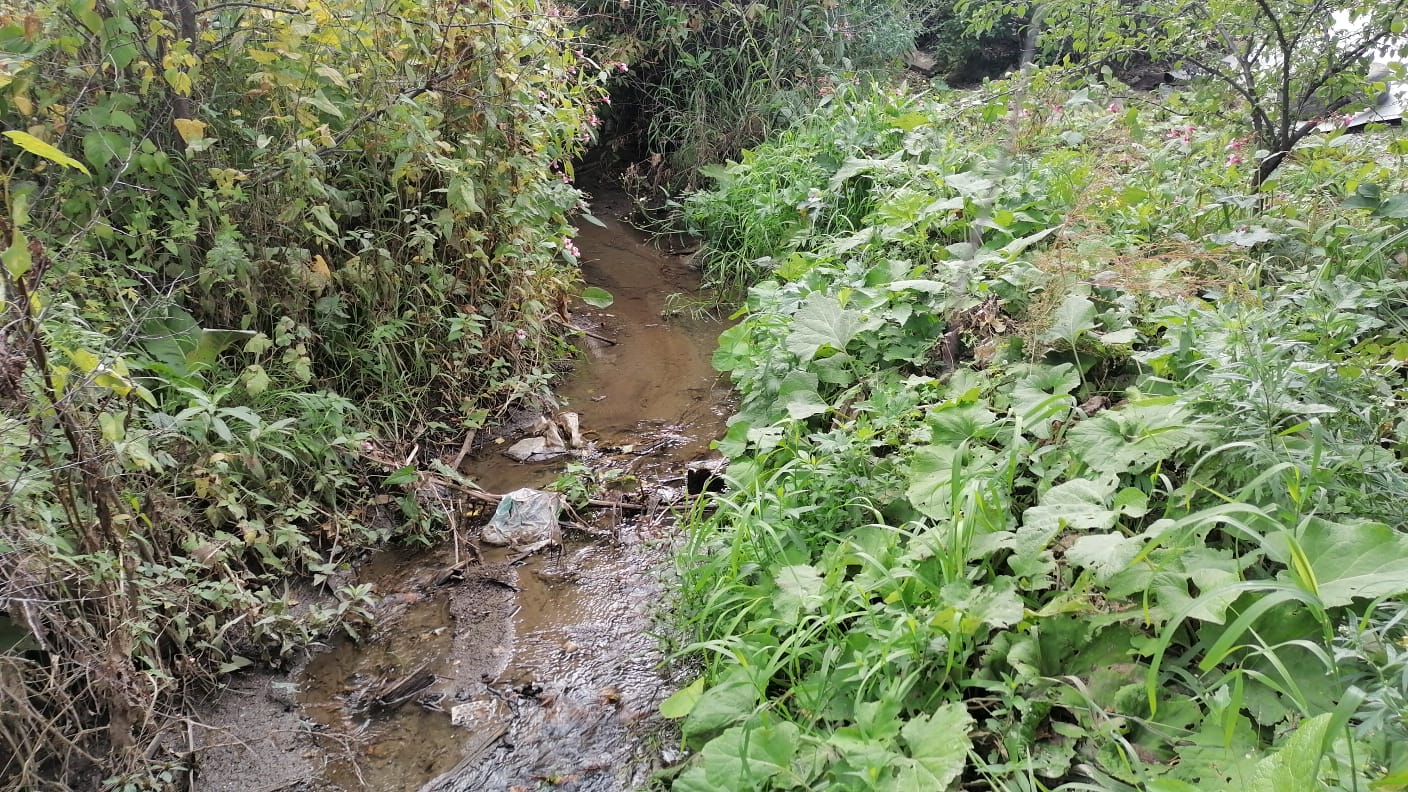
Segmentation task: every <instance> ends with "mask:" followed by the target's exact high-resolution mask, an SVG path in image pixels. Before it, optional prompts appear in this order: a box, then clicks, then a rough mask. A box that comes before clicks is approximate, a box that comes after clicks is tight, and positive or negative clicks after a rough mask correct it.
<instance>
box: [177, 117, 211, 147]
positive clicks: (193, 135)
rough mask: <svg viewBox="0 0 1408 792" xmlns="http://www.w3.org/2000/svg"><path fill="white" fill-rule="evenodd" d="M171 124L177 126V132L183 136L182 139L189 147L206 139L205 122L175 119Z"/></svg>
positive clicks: (191, 119)
mask: <svg viewBox="0 0 1408 792" xmlns="http://www.w3.org/2000/svg"><path fill="white" fill-rule="evenodd" d="M171 123H173V124H175V125H176V132H177V133H178V134H180V135H181V139H182V140H184V141H186V144H187V145H189V144H190V143H191V142H192V141H195V140H200V139H201V138H203V137H205V122H204V121H197V120H195V119H193V118H173V119H172V120H171Z"/></svg>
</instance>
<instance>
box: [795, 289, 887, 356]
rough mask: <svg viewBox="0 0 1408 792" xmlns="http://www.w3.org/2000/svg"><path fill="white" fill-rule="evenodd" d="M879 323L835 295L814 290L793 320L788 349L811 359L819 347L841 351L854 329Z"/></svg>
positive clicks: (857, 329) (861, 328)
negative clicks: (848, 305) (843, 304)
mask: <svg viewBox="0 0 1408 792" xmlns="http://www.w3.org/2000/svg"><path fill="white" fill-rule="evenodd" d="M878 326H879V322H878V321H877V320H874V319H867V318H865V317H864V315H862V314H861V312H860V311H853V310H851V309H849V308H842V307H841V303H840V302H838V301H837V300H836V298H835V297H830V296H827V295H818V294H814V295H812V296H811V297H809V298H807V301H806V303H804V304H803V305H802V307H801V309H799V310H798V311H797V315H796V316H795V317H794V318H793V320H792V332H791V333H790V334H789V335H788V336H787V349H788V350H790V351H791V352H792V353H794V354H796V355H797V356H798V357H800V358H801V359H802V360H803V361H807V360H811V359H812V358H813V357H815V356H816V354H817V352H818V351H820V350H821V349H822V348H826V347H829V348H831V349H834V350H836V351H837V352H840V351H843V350H844V349H845V348H846V345H847V344H849V343H850V342H851V339H852V338H855V336H856V333H859V332H860V331H862V330H869V329H874V328H876V327H878Z"/></svg>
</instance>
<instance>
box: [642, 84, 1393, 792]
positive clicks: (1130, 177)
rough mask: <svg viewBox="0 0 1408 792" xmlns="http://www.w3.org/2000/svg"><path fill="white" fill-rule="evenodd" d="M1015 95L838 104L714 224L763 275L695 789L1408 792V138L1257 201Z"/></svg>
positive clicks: (1302, 157)
mask: <svg viewBox="0 0 1408 792" xmlns="http://www.w3.org/2000/svg"><path fill="white" fill-rule="evenodd" d="M1040 79H1041V77H1040V75H1038V80H1040ZM1008 87H1009V86H1004V85H995V86H993V87H992V91H991V92H990V93H986V94H978V95H959V94H952V95H947V96H939V97H937V98H922V97H920V98H911V97H906V96H894V95H891V94H886V93H870V94H859V95H854V96H846V97H840V98H838V99H837V100H836V101H835V102H834V103H833V104H831V105H829V106H826V107H823V108H822V109H821V110H819V111H818V112H817V113H816V114H815V115H814V116H812V117H809V118H808V119H806V120H804V121H802V122H801V123H800V124H798V125H797V126H795V127H793V128H792V129H790V130H789V131H788V132H787V133H786V134H784V135H782V136H779V137H777V138H775V139H774V140H772V141H770V142H768V143H765V144H763V145H761V146H758V147H756V148H755V149H753V150H752V151H750V152H749V153H748V154H747V155H746V156H745V157H744V158H743V160H742V161H741V162H738V163H735V164H731V165H729V166H728V167H727V168H724V169H721V170H720V171H719V172H717V173H716V174H714V175H715V176H716V186H715V188H714V189H712V190H710V191H707V192H704V193H700V194H697V195H695V196H693V197H692V198H690V199H689V201H688V202H687V204H686V214H687V217H688V218H689V220H690V222H691V223H693V225H694V227H695V228H697V229H699V230H700V231H701V232H702V233H703V234H704V235H705V237H706V239H707V240H708V245H709V247H708V248H707V249H706V252H705V259H704V260H705V264H706V267H707V268H709V269H708V270H707V271H708V272H709V273H710V274H711V275H712V276H713V277H714V278H716V279H718V280H722V281H730V282H738V281H748V282H753V283H754V284H755V285H753V286H752V287H751V289H750V290H749V291H748V296H747V302H746V310H745V311H744V314H745V315H744V318H743V320H742V321H741V322H740V323H739V324H738V325H737V326H735V327H734V328H732V329H730V330H728V331H726V332H725V333H724V334H723V336H722V338H721V339H720V346H719V350H718V352H717V354H716V357H715V363H716V365H717V367H718V368H719V369H720V370H722V371H727V372H730V373H731V374H732V376H733V379H734V382H735V383H736V385H737V388H738V390H739V392H740V396H741V402H740V407H739V412H738V414H737V416H736V417H735V418H734V419H733V421H732V422H731V424H730V427H729V430H728V432H727V435H726V437H725V438H724V439H723V440H722V441H720V443H719V448H720V450H721V451H722V452H723V453H724V454H725V455H726V456H727V457H728V458H729V460H730V467H729V474H728V479H729V485H730V491H729V492H728V493H727V494H725V495H722V496H719V497H718V498H717V499H716V501H715V503H716V506H717V508H716V510H715V511H714V512H713V513H712V514H711V515H703V514H701V515H700V516H697V517H696V518H695V519H694V520H693V522H692V524H691V534H690V535H691V540H690V544H689V547H688V548H687V549H686V551H685V552H684V554H683V557H682V560H681V565H680V567H681V574H682V576H683V579H684V590H683V594H682V603H681V605H682V617H683V618H684V620H685V622H686V625H687V626H688V628H689V629H690V630H692V634H693V636H694V640H693V643H692V644H690V645H689V646H688V647H687V649H686V651H687V652H690V653H694V654H696V655H699V656H702V657H703V658H704V660H705V665H706V671H705V673H704V675H703V677H702V678H701V679H699V680H698V681H697V682H696V683H695V684H694V685H692V686H690V687H687V688H686V689H685V690H683V691H681V692H679V693H678V694H676V695H675V696H674V697H673V698H672V699H671V700H670V701H669V702H668V703H667V705H666V707H665V708H664V709H665V711H666V713H667V714H669V715H672V716H676V717H682V718H683V722H682V725H683V734H684V738H685V741H686V743H687V745H688V746H689V747H690V748H691V749H693V750H694V751H695V752H696V753H694V755H693V756H692V758H691V759H690V761H689V762H687V763H685V764H684V765H683V767H682V768H681V769H680V771H679V772H678V774H677V775H676V776H675V777H674V778H673V788H674V789H676V790H690V791H691V792H703V791H704V790H740V789H834V790H846V789H854V790H871V789H895V790H902V789H903V790H909V789H934V790H938V789H946V788H950V787H951V785H953V784H956V783H959V782H961V783H962V784H963V785H964V787H965V788H994V789H1021V790H1039V789H1054V788H1064V789H1112V790H1120V789H1151V790H1152V789H1157V790H1193V789H1197V790H1217V789H1238V790H1245V789H1252V790H1266V791H1267V792H1270V790H1278V791H1279V790H1302V789H1304V790H1313V789H1322V788H1326V786H1328V787H1329V788H1335V789H1364V788H1367V787H1368V785H1369V784H1370V783H1372V782H1378V783H1380V784H1387V785H1388V787H1389V788H1392V787H1393V785H1395V784H1399V783H1401V779H1402V778H1403V776H1402V773H1404V772H1405V771H1408V755H1405V752H1404V749H1403V744H1402V741H1401V740H1399V739H1397V737H1396V735H1398V734H1399V733H1400V732H1401V730H1402V724H1403V722H1404V716H1405V713H1404V712H1403V710H1402V706H1401V704H1402V701H1403V695H1404V691H1405V687H1404V684H1405V681H1408V678H1406V677H1404V675H1403V671H1402V665H1403V663H1402V658H1401V657H1400V655H1401V654H1402V652H1401V651H1400V650H1399V648H1398V644H1399V642H1401V640H1402V638H1401V632H1402V618H1403V614H1404V613H1405V609H1408V600H1405V595H1406V594H1408V536H1405V534H1404V533H1403V532H1402V530H1401V527H1400V526H1402V524H1403V520H1404V517H1405V515H1404V513H1403V505H1402V504H1403V503H1404V496H1405V495H1408V471H1405V469H1404V465H1403V462H1402V457H1403V454H1404V452H1405V450H1408V447H1405V443H1408V434H1405V432H1408V423H1405V419H1408V411H1405V403H1404V395H1405V394H1404V388H1403V383H1402V377H1401V371H1402V366H1403V365H1404V361H1405V360H1408V344H1405V343H1404V341H1403V338H1404V329H1405V328H1404V327H1403V324H1402V318H1401V316H1402V310H1403V307H1404V300H1405V298H1408V287H1405V285H1404V281H1403V279H1402V278H1401V277H1400V271H1399V268H1400V265H1399V264H1398V263H1397V259H1396V258H1395V256H1398V255H1400V254H1401V250H1402V248H1403V245H1404V241H1405V234H1404V230H1403V226H1402V220H1401V218H1399V217H1397V216H1396V215H1398V214H1399V213H1398V212H1397V211H1396V210H1394V209H1393V208H1392V207H1393V206H1396V205H1397V204H1396V203H1395V201H1397V195H1398V194H1399V192H1400V191H1402V190H1403V189H1404V185H1403V183H1402V180H1401V174H1400V173H1399V172H1398V171H1397V170H1396V169H1395V168H1393V167H1392V161H1391V160H1390V159H1387V158H1385V157H1383V149H1384V146H1385V145H1386V144H1387V143H1388V140H1386V139H1385V136H1384V135H1381V134H1374V135H1369V136H1366V137H1363V138H1351V137H1345V136H1335V135H1331V136H1329V137H1327V138H1325V139H1324V140H1323V141H1321V142H1320V143H1319V144H1318V145H1316V146H1314V147H1311V148H1307V149H1304V150H1300V151H1298V152H1297V154H1296V156H1295V158H1294V161H1293V162H1292V163H1291V164H1290V165H1287V166H1286V167H1285V170H1283V172H1282V173H1281V174H1279V181H1278V182H1277V184H1276V185H1275V190H1274V192H1273V193H1271V196H1270V198H1269V199H1268V200H1267V202H1266V204H1267V205H1266V208H1265V210H1264V211H1259V210H1258V207H1257V206H1256V205H1255V202H1254V201H1248V200H1247V199H1245V198H1243V197H1242V196H1241V195H1240V194H1239V191H1238V185H1239V184H1241V183H1243V182H1244V180H1245V177H1246V174H1245V173H1242V172H1241V170H1242V169H1243V168H1244V167H1246V166H1244V165H1241V164H1239V163H1238V162H1237V161H1235V159H1234V158H1232V157H1230V156H1229V154H1228V152H1229V151H1235V149H1236V144H1235V143H1234V141H1233V139H1232V137H1231V133H1228V132H1224V131H1221V130H1219V129H1216V128H1212V129H1206V128H1204V129H1189V128H1188V126H1187V124H1186V122H1183V121H1182V120H1181V119H1179V118H1177V117H1170V116H1167V115H1164V114H1163V113H1162V112H1161V111H1160V110H1158V109H1157V108H1154V109H1150V108H1146V107H1142V106H1139V105H1134V104H1127V103H1125V102H1124V101H1122V100H1120V99H1118V98H1117V97H1116V96H1114V95H1111V94H1110V93H1109V92H1108V90H1107V89H1106V88H1104V87H1102V86H1100V85H1094V84H1092V85H1085V86H1082V87H1078V88H1077V89H1075V90H1070V89H1059V90H1058V89H1056V88H1050V87H1049V88H1042V89H1039V90H1033V91H1030V92H1028V93H1026V94H1025V97H1026V98H1025V100H1024V101H1022V102H1021V103H1020V105H1019V106H1011V105H1012V100H1011V97H1010V95H1009V94H1007V93H1004V91H1005V90H1006V89H1007V88H1008ZM1009 114H1010V115H1009ZM1002 118H1007V119H1009V122H1010V124H1011V126H1009V127H1008V129H1010V130H1014V131H1015V140H1013V139H1007V140H999V139H995V137H996V136H994V134H993V133H992V131H991V122H993V121H994V120H997V119H1002ZM1395 145H1396V144H1395ZM1347 196H1349V197H1351V200H1350V201H1349V202H1348V203H1346V197H1347ZM1353 196H1360V197H1359V198H1353Z"/></svg>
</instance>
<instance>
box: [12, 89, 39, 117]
mask: <svg viewBox="0 0 1408 792" xmlns="http://www.w3.org/2000/svg"><path fill="white" fill-rule="evenodd" d="M13 101H14V103H15V108H16V109H18V110H19V111H20V114H21V115H34V102H31V101H30V100H29V97H28V96H25V95H24V94H16V95H15V96H14V98H13Z"/></svg>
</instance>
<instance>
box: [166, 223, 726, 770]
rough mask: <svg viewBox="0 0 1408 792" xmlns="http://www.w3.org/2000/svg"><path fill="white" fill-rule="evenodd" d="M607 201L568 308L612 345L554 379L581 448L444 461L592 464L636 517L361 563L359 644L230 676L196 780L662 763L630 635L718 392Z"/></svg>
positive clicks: (212, 710) (715, 420) (485, 479)
mask: <svg viewBox="0 0 1408 792" xmlns="http://www.w3.org/2000/svg"><path fill="white" fill-rule="evenodd" d="M623 208H624V202H623V201H622V200H621V199H619V198H615V199H613V198H610V197H608V198H607V199H605V200H601V201H598V202H597V203H596V205H595V209H596V211H597V214H598V216H599V217H601V218H602V220H603V221H605V222H606V224H607V227H606V228H599V227H596V226H591V225H588V226H585V227H584V228H583V229H582V234H581V235H580V237H579V238H578V245H579V247H580V248H581V250H582V254H583V255H582V264H583V271H584V277H585V279H586V281H587V283H588V284H590V285H595V286H600V287H602V288H604V289H606V290H608V291H610V292H611V293H612V294H613V295H614V296H615V303H614V304H613V305H612V306H611V307H610V308H608V309H604V310H595V309H588V308H585V307H581V310H580V312H579V313H578V315H577V316H576V320H577V321H578V323H579V324H581V325H582V326H583V327H587V328H589V329H590V330H591V333H592V336H598V337H600V338H605V339H610V340H611V341H614V342H615V343H614V344H613V343H610V342H605V341H602V340H599V339H598V338H594V337H591V336H585V337H584V338H583V340H582V347H583V352H584V353H583V358H582V361H581V363H580V365H578V367H577V369H576V371H574V372H573V374H572V375H570V376H569V378H567V380H566V381H565V382H564V383H562V385H561V387H560V389H559V391H558V393H559V396H560V398H561V400H562V402H563V404H562V409H564V410H571V411H574V412H576V413H578V414H579V415H580V420H581V427H582V431H583V433H584V435H585V436H586V439H587V441H588V444H587V447H586V448H585V449H582V450H580V451H578V452H576V453H575V455H573V456H565V457H561V458H558V459H556V460H554V461H551V462H544V463H536V464H520V463H515V462H512V461H510V460H509V459H507V458H506V457H505V456H504V455H503V454H502V453H501V451H502V449H503V445H501V444H495V443H492V442H491V443H486V444H485V446H484V447H483V448H481V449H480V450H478V451H477V452H476V453H474V454H473V455H472V456H471V457H470V458H469V459H468V460H467V461H466V463H465V465H464V472H465V473H466V475H468V476H469V477H470V478H472V479H473V480H474V481H475V482H476V483H477V484H478V485H479V486H481V487H482V488H483V489H485V490H488V491H490V492H506V491H509V490H512V489H515V488H518V487H523V486H530V487H543V486H545V485H546V484H547V483H549V482H551V481H552V480H553V479H555V478H556V477H557V476H559V475H561V472H562V470H563V469H564V466H565V465H566V464H567V463H568V462H569V461H580V462H583V463H586V464H588V465H590V466H591V467H592V468H594V469H596V470H598V471H610V472H609V474H608V475H606V476H604V477H607V478H609V479H610V480H612V481H614V482H615V486H616V488H617V491H616V492H615V493H614V494H612V495H611V496H610V497H612V498H615V499H621V500H624V501H627V502H628V503H631V504H639V505H645V506H647V508H644V509H634V508H632V509H625V510H611V509H594V510H591V511H588V512H583V513H582V514H581V515H578V517H580V522H579V524H578V528H574V527H572V525H570V524H569V526H568V527H567V529H566V539H565V540H564V542H563V545H562V547H560V548H556V549H550V550H547V551H544V552H542V553H539V554H536V555H533V556H530V557H527V558H519V557H518V556H519V554H517V553H515V552H513V551H511V550H505V549H493V548H487V547H485V548H478V547H477V546H475V545H474V543H473V542H472V541H470V540H471V539H472V537H464V539H465V541H462V542H461V544H460V546H458V547H456V546H455V545H454V544H453V543H446V544H445V545H443V546H440V547H436V548H432V549H429V550H424V551H409V550H390V551H386V552H383V553H381V554H379V555H377V556H376V557H374V558H372V559H370V560H369V561H368V562H367V563H365V564H364V565H362V567H361V568H360V569H359V570H358V573H357V581H358V582H362V583H367V584H370V585H372V586H373V587H374V589H375V591H376V595H377V597H378V600H379V605H378V606H377V620H376V624H375V627H374V631H373V633H372V634H371V635H370V636H368V640H366V641H364V642H362V643H360V644H355V643H352V642H339V643H336V644H335V645H333V646H331V647H328V648H326V649H324V650H322V651H320V652H316V653H314V654H313V655H312V656H311V657H310V658H309V659H308V661H307V662H305V663H303V664H301V665H300V667H299V668H298V669H297V670H296V671H294V672H293V673H291V674H288V675H273V674H253V675H246V676H243V677H240V678H238V679H236V680H234V682H233V683H232V685H231V689H230V690H229V691H228V693H226V694H225V695H224V696H222V697H221V698H219V699H218V700H216V701H215V702H213V703H212V704H211V706H210V707H208V708H207V709H206V710H205V711H204V712H203V713H201V718H200V720H201V725H200V726H199V727H197V728H195V729H193V732H192V733H193V739H194V741H195V742H196V743H197V744H198V745H199V746H201V750H200V751H199V752H198V761H199V767H198V774H197V783H196V788H197V789H199V790H202V791H203V792H225V791H226V790H230V791H232V792H233V790H241V791H242V792H248V791H249V790H254V792H276V791H278V790H304V789H307V790H314V789H316V790H333V789H342V790H378V791H383V790H384V791H385V792H392V791H393V790H420V789H424V790H428V791H433V792H492V791H493V790H535V789H549V788H551V789H559V790H591V791H593V792H609V791H613V790H627V789H633V788H636V787H638V786H640V785H641V784H643V783H644V782H645V780H646V779H647V777H648V775H649V773H650V772H651V771H652V770H653V769H654V768H655V767H658V766H659V765H660V764H661V762H662V761H668V760H669V759H670V758H671V757H670V756H669V753H670V751H671V749H672V747H673V745H674V740H673V738H671V737H669V736H666V735H664V734H662V729H663V728H664V724H663V723H662V722H661V721H660V719H659V716H658V714H657V712H658V709H657V708H658V705H659V702H660V701H661V699H662V698H663V697H664V696H665V695H667V693H668V688H669V682H668V680H667V679H666V678H665V677H664V676H662V673H663V672H662V671H661V669H660V663H661V660H662V655H661V650H660V645H659V640H658V639H657V638H656V637H654V636H653V635H652V634H651V633H652V632H653V631H655V630H657V629H658V625H657V624H656V623H655V622H654V621H653V616H654V614H653V613H652V609H653V608H655V607H657V606H658V604H659V603H660V602H661V601H662V599H663V596H662V595H663V594H664V593H665V586H667V585H668V582H667V581H666V578H665V576H666V575H667V573H668V569H669V565H668V558H669V554H670V550H671V547H672V542H673V539H674V534H675V531H674V528H673V522H672V518H671V517H670V515H669V513H668V511H665V510H664V509H663V508H662V506H666V505H668V504H669V503H672V502H673V503H679V502H681V501H680V499H681V498H683V497H684V481H683V472H684V466H685V464H686V463H687V462H689V461H691V460H696V459H699V458H701V457H704V456H706V455H707V454H708V445H709V442H710V440H712V439H714V438H715V437H717V436H718V434H719V432H720V431H721V428H722V425H723V420H724V417H725V415H726V414H727V409H726V407H725V402H726V399H727V388H726V387H725V385H724V383H722V382H721V381H719V379H718V377H717V376H716V375H715V373H714V372H713V370H712V369H711V368H710V365H709V357H710V355H711V353H712V350H713V346H714V341H715V338H716V337H717V335H718V332H719V330H720V329H721V328H720V326H719V325H718V324H717V323H716V322H711V321H704V320H693V319H686V318H673V319H669V320H666V319H665V318H662V315H661V314H662V311H663V310H664V308H665V305H666V298H667V296H668V295H669V294H671V293H675V292H684V293H688V292H689V291H691V290H692V289H693V288H695V287H696V285H697V280H696V278H695V276H694V275H693V273H691V272H690V271H689V270H688V268H687V267H686V266H685V265H684V262H683V261H681V260H679V259H678V258H677V257H670V256H664V255H662V254H660V253H659V252H657V251H656V250H654V249H653V248H651V247H650V246H648V245H647V244H645V243H644V242H643V241H642V240H641V239H640V238H639V237H638V236H637V235H636V234H634V233H633V232H631V231H630V230H629V229H626V228H625V227H624V226H623V225H622V224H621V222H620V221H619V220H618V219H616V212H618V211H620V210H622V209H623ZM509 439H510V440H511V438H509ZM491 508H492V507H484V508H483V509H481V512H480V513H479V514H478V515H476V516H477V517H478V519H477V520H470V521H467V522H468V524H472V525H477V524H479V523H480V522H482V521H483V519H484V518H485V517H486V516H487V513H488V511H489V510H490V509H491Z"/></svg>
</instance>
